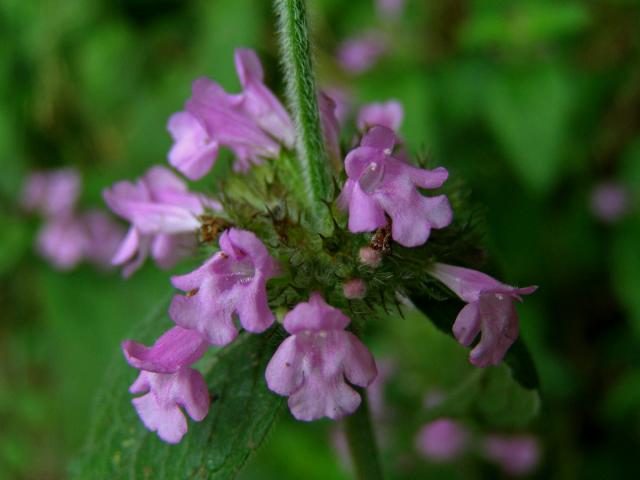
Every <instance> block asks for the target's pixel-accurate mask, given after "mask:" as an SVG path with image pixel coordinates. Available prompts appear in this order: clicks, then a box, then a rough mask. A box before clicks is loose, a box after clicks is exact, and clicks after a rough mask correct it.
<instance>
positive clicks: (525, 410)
mask: <svg viewBox="0 0 640 480" xmlns="http://www.w3.org/2000/svg"><path fill="white" fill-rule="evenodd" d="M539 410H540V397H539V395H538V393H537V392H536V391H534V390H527V389H524V388H522V387H521V386H520V385H518V384H517V383H515V382H514V381H513V379H512V378H511V375H510V374H509V371H508V369H507V368H506V367H505V366H503V365H502V366H499V367H488V368H484V369H476V370H473V371H472V373H471V374H470V375H469V376H468V377H467V379H466V380H465V381H463V382H462V383H461V384H460V385H459V386H458V388H457V389H455V390H453V391H452V392H450V393H449V394H448V395H447V396H445V398H444V399H443V400H442V402H441V403H438V404H437V405H436V406H434V407H432V408H430V409H428V410H427V412H426V416H425V418H424V421H425V422H429V421H432V420H436V419H438V418H441V417H454V418H465V419H468V418H471V419H473V420H475V421H477V422H478V423H479V424H480V425H481V426H483V427H485V428H501V429H517V428H522V427H525V426H526V425H527V424H528V423H529V422H530V421H531V420H532V419H533V418H534V417H535V416H536V415H537V414H538V411H539Z"/></svg>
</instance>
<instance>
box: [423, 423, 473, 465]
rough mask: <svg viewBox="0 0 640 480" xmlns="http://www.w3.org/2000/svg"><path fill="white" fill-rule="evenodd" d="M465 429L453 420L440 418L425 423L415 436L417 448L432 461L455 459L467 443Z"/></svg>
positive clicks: (442, 461)
mask: <svg viewBox="0 0 640 480" xmlns="http://www.w3.org/2000/svg"><path fill="white" fill-rule="evenodd" d="M469 440H470V435H469V432H468V431H467V429H466V428H465V427H464V426H463V425H462V424H460V423H458V422H456V421H455V420H451V419H448V418H441V419H439V420H436V421H434V422H430V423H427V424H426V425H425V426H424V427H422V429H421V430H420V432H419V433H418V436H417V437H416V442H415V443H416V448H417V450H418V451H419V452H420V453H421V454H422V455H424V457H426V458H428V459H429V460H431V461H433V462H438V463H444V462H450V461H452V460H455V459H456V458H457V457H459V456H460V454H461V453H462V452H464V450H465V449H466V448H467V446H468V445H469Z"/></svg>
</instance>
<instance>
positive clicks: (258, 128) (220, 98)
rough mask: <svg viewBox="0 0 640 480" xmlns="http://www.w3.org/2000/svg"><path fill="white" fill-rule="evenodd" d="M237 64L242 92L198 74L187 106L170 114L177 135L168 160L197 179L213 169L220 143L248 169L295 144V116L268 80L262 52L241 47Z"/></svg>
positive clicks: (240, 166)
mask: <svg viewBox="0 0 640 480" xmlns="http://www.w3.org/2000/svg"><path fill="white" fill-rule="evenodd" d="M235 63H236V70H237V72H238V77H239V78H240V83H241V84H242V87H243V91H242V93H239V94H229V93H227V92H225V91H224V89H223V88H222V87H221V86H220V85H218V84H217V83H215V82H213V81H211V80H209V79H207V78H199V79H197V80H196V81H195V82H193V94H192V96H191V98H190V99H189V100H188V101H187V102H186V104H185V111H183V112H178V113H175V114H174V115H172V116H171V118H170V119H169V124H168V129H169V132H170V133H171V136H172V137H173V140H174V145H173V147H172V149H171V151H170V152H169V162H170V163H171V165H173V166H174V167H176V168H177V169H178V170H180V171H181V172H182V173H183V174H184V175H186V176H187V177H188V178H190V179H192V180H196V179H198V178H201V177H203V176H204V175H205V174H206V173H207V172H209V170H210V169H211V167H212V166H213V164H214V162H215V160H216V157H217V155H218V147H219V146H225V147H227V148H229V149H230V150H231V151H233V153H234V154H235V156H236V162H235V164H234V169H235V170H236V171H247V170H248V169H249V168H250V166H251V165H252V164H259V163H261V162H262V158H263V157H265V158H275V157H277V156H278V154H279V153H280V144H283V145H284V146H285V147H286V148H292V147H293V145H294V142H295V129H294V127H293V123H292V122H291V118H290V116H289V114H288V113H287V111H286V110H285V109H284V107H283V106H282V104H281V103H280V101H279V100H278V99H277V98H276V96H275V95H274V94H273V93H272V92H271V90H269V88H267V86H266V85H265V84H264V72H263V70H262V65H261V64H260V60H259V59H258V56H257V55H256V54H255V52H254V51H252V50H248V49H242V48H241V49H237V50H236V51H235Z"/></svg>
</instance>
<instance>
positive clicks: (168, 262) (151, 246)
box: [103, 166, 220, 276]
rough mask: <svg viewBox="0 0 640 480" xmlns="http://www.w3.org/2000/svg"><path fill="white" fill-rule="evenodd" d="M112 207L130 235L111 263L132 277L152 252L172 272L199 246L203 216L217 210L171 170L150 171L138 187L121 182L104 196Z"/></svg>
mask: <svg viewBox="0 0 640 480" xmlns="http://www.w3.org/2000/svg"><path fill="white" fill-rule="evenodd" d="M103 196H104V199H105V201H106V202H107V205H109V208H111V210H113V211H114V212H115V213H116V214H117V215H119V216H120V217H122V218H124V219H126V220H128V221H129V222H131V228H130V229H129V232H128V233H127V236H126V237H125V239H124V240H123V241H122V243H121V244H120V248H119V249H118V251H117V252H116V254H115V256H114V257H113V259H112V263H113V264H114V265H124V266H125V268H124V270H123V272H124V275H125V276H129V275H131V274H132V273H133V272H134V271H135V270H137V269H138V268H139V266H140V265H141V264H142V263H143V262H144V260H145V258H146V257H147V255H148V254H149V253H151V255H152V257H153V258H154V259H155V260H156V263H157V264H158V265H160V266H161V267H163V268H170V267H171V266H173V265H174V264H175V262H176V261H177V260H178V259H179V258H180V257H181V256H182V255H183V254H184V253H185V250H189V248H188V247H190V246H192V245H194V244H195V235H194V232H195V231H196V230H197V229H198V228H199V227H200V220H199V219H198V216H199V215H202V214H203V213H205V208H210V209H219V208H220V207H219V205H218V204H217V203H216V202H214V201H213V200H211V199H208V198H207V197H205V196H203V195H198V194H194V193H190V192H189V191H188V189H187V186H186V184H185V183H184V182H183V181H182V180H181V179H180V178H178V177H177V176H176V175H175V174H174V173H173V172H171V171H170V170H169V169H167V168H164V167H160V166H155V167H152V168H151V169H150V170H149V171H148V172H147V173H146V174H145V175H144V176H143V177H142V178H141V179H140V180H138V181H137V182H136V183H135V184H134V183H131V182H126V181H122V182H118V183H116V184H115V185H113V187H111V188H110V189H107V190H105V191H104V192H103Z"/></svg>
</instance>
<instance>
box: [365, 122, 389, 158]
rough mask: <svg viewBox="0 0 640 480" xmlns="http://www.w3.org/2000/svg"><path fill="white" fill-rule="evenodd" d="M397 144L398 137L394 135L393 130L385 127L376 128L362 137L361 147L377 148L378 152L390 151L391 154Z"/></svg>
mask: <svg viewBox="0 0 640 480" xmlns="http://www.w3.org/2000/svg"><path fill="white" fill-rule="evenodd" d="M395 143H396V135H395V133H393V130H391V129H389V128H387V127H384V126H376V127H373V128H372V129H371V130H369V131H368V132H367V133H366V134H365V136H364V137H362V142H361V143H360V145H362V146H363V147H371V148H375V149H377V150H383V151H384V150H388V151H389V153H391V151H393V146H394V145H395Z"/></svg>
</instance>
